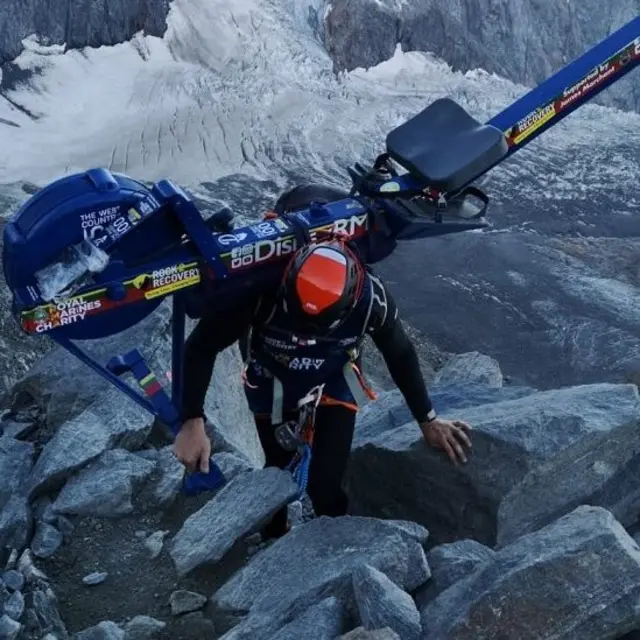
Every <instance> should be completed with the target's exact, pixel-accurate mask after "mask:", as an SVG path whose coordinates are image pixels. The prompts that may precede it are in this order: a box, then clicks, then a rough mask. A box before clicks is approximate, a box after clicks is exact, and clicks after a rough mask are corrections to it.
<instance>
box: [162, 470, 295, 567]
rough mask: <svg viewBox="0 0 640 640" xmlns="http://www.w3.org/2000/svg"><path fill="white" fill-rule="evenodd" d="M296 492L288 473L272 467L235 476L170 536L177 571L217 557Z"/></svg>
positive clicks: (199, 564)
mask: <svg viewBox="0 0 640 640" xmlns="http://www.w3.org/2000/svg"><path fill="white" fill-rule="evenodd" d="M297 492H298V486H297V485H296V483H295V482H294V480H293V478H292V476H291V474H290V473H289V472H288V471H283V470H281V469H277V468H275V467H269V468H267V469H261V470H259V471H252V472H249V473H242V474H240V475H238V476H236V477H235V478H234V479H232V480H231V481H230V482H229V483H228V484H226V485H225V486H224V487H223V488H222V489H221V490H220V491H219V492H218V493H217V494H216V495H215V496H214V497H213V498H212V499H211V500H209V502H207V503H206V504H205V505H204V506H203V507H202V508H201V509H199V510H198V511H196V512H195V513H194V514H193V515H191V516H190V517H189V518H187V520H186V521H185V523H184V525H183V526H182V528H181V529H180V531H178V533H177V534H176V536H175V538H174V539H173V543H172V545H171V550H170V554H171V558H172V559H173V562H174V564H175V567H176V570H177V572H178V574H179V575H180V576H184V575H186V574H187V573H189V572H190V571H193V570H194V569H196V568H198V567H200V566H202V565H204V564H209V563H214V562H217V561H218V560H220V559H221V558H222V557H223V556H224V554H225V553H226V552H227V551H228V550H229V549H231V547H232V546H233V545H234V544H235V543H236V542H237V541H238V540H239V539H240V538H242V537H243V536H245V535H246V534H248V533H250V532H251V531H252V530H254V529H256V528H258V527H259V526H260V525H261V524H262V523H263V522H264V521H266V520H267V518H269V517H270V516H271V515H273V514H274V513H275V512H276V511H277V510H278V509H279V508H280V507H282V506H284V505H286V504H287V503H288V502H290V501H291V500H293V499H294V497H295V496H296V494H297Z"/></svg>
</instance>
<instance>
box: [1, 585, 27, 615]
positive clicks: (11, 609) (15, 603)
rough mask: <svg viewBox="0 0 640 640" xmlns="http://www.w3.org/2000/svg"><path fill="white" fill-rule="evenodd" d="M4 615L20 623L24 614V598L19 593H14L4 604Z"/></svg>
mask: <svg viewBox="0 0 640 640" xmlns="http://www.w3.org/2000/svg"><path fill="white" fill-rule="evenodd" d="M4 613H6V614H7V615H8V616H9V617H10V618H12V619H13V620H17V621H20V618H22V614H23V613H24V596H23V595H22V593H21V592H20V591H14V592H13V593H12V594H11V595H10V596H9V599H8V600H7V601H6V602H5V603H4Z"/></svg>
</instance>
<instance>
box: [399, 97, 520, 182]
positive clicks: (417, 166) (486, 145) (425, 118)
mask: <svg viewBox="0 0 640 640" xmlns="http://www.w3.org/2000/svg"><path fill="white" fill-rule="evenodd" d="M508 148H509V147H508V144H507V140H506V138H505V136H504V134H503V133H502V131H500V130H499V129H496V128H495V127H493V126H491V125H487V124H482V123H481V122H479V121H478V120H476V119H475V118H473V117H472V116H470V115H469V114H468V113H467V112H466V111H465V110H464V109H463V108H462V107H461V106H460V105H459V104H457V103H456V102H454V101H453V100H451V99H450V98H440V99H439V100H436V101H435V102H433V103H432V104H430V105H429V106H428V107H427V108H426V109H424V110H423V111H421V112H420V113H419V114H418V115H416V116H414V117H413V118H411V119H410V120H407V122H405V123H404V124H402V125H400V126H399V127H397V128H396V129H394V130H393V131H391V132H390V133H389V134H388V135H387V153H388V154H389V156H390V157H391V158H392V159H393V160H395V161H396V162H398V163H399V164H401V165H402V166H403V167H404V168H405V169H406V170H407V171H409V173H411V174H413V175H414V176H416V177H419V178H421V179H423V180H426V182H427V184H428V185H429V186H430V187H433V188H434V189H439V190H440V191H444V192H451V191H457V190H458V189H460V188H461V187H463V186H465V185H466V184H468V183H470V182H472V181H473V180H475V179H476V178H477V177H478V176H479V175H481V174H483V173H484V172H485V171H486V170H488V169H490V168H491V167H492V166H493V165H494V164H495V163H496V162H497V161H499V160H500V159H502V158H503V157H504V156H505V155H506V154H507V151H508Z"/></svg>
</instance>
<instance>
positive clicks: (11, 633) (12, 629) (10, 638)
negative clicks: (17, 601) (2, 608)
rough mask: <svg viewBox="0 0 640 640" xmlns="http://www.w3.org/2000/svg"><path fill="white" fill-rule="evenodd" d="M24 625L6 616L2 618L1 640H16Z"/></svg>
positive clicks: (0, 625)
mask: <svg viewBox="0 0 640 640" xmlns="http://www.w3.org/2000/svg"><path fill="white" fill-rule="evenodd" d="M21 629H22V625H21V624H20V623H19V622H16V621H15V620H14V619H13V618H11V617H9V616H8V615H6V614H3V615H2V616H0V638H2V640H14V639H15V638H17V637H18V634H19V633H20V630H21Z"/></svg>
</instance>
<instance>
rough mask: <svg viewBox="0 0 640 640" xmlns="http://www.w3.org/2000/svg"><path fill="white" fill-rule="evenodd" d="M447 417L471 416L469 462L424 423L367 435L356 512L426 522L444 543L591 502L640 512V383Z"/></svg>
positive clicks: (522, 526) (508, 532)
mask: <svg viewBox="0 0 640 640" xmlns="http://www.w3.org/2000/svg"><path fill="white" fill-rule="evenodd" d="M444 417H456V418H460V419H464V420H465V421H467V422H468V423H469V424H471V425H472V427H473V432H472V442H473V452H472V454H471V457H470V460H469V462H468V464H466V465H459V466H457V467H454V466H453V465H452V464H451V463H450V462H449V460H448V459H447V458H446V457H445V456H444V454H443V453H441V452H440V451H436V450H433V449H432V448H430V447H428V446H427V445H426V443H425V442H424V440H423V438H422V434H421V433H420V431H419V429H418V427H417V425H415V424H407V425H406V426H404V427H399V428H395V429H391V430H387V431H383V432H382V434H381V435H379V436H378V437H372V438H370V439H369V440H368V441H364V442H363V440H360V441H359V442H358V443H357V444H356V446H355V449H354V451H353V455H352V458H351V463H350V468H349V474H348V493H349V497H350V501H351V509H352V512H353V513H354V514H355V515H367V516H379V515H380V514H382V515H383V516H384V517H387V518H388V517H391V518H402V519H407V520H413V521H415V522H419V523H420V524H422V525H424V526H425V527H428V528H429V531H430V532H431V534H432V540H433V541H435V542H437V543H444V542H450V541H453V540H456V539H463V538H475V539H476V540H478V541H479V542H482V543H483V544H486V545H488V546H492V547H493V546H494V545H496V544H497V545H503V544H506V543H508V542H509V541H511V540H514V539H515V538H517V537H518V536H519V535H522V534H524V533H526V532H529V531H533V530H535V529H537V528H540V527H542V526H544V525H546V524H548V523H550V522H552V521H553V520H555V519H557V518H558V517H560V516H561V515H564V514H565V513H568V512H569V511H571V510H572V509H574V508H575V507H576V506H578V505H580V504H583V503H590V504H597V505H601V506H604V507H606V508H609V509H611V510H612V511H613V513H614V515H615V516H616V517H617V518H618V519H619V520H620V521H621V522H622V523H623V524H624V525H630V524H632V523H633V522H635V521H636V520H637V519H638V516H639V515H640V473H639V472H638V469H639V468H640V467H639V465H640V455H638V454H637V453H636V452H637V451H639V450H640V429H638V424H639V421H640V398H639V396H638V389H637V387H635V386H633V385H614V384H595V385H585V386H580V387H571V388H565V389H560V390H555V391H548V392H544V393H534V394H528V395H525V396H523V397H521V398H518V399H515V400H507V401H503V402H496V403H493V404H487V405H483V406H479V407H473V408H467V409H460V410H457V411H456V412H455V414H453V413H451V414H449V413H447V412H444ZM400 487H402V489H401V491H402V500H398V492H399V491H400V489H399V488H400ZM425 487H429V491H425V490H424V488H425Z"/></svg>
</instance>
